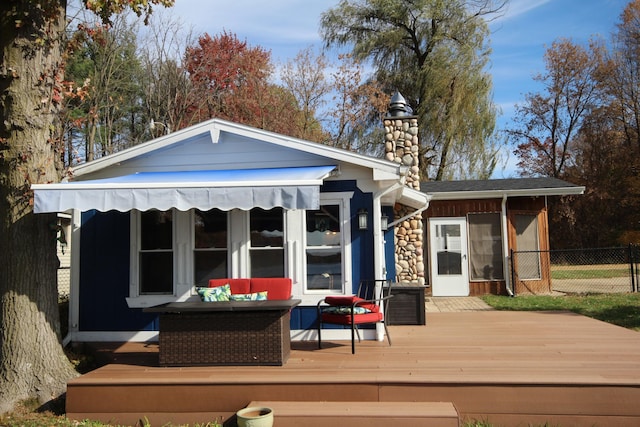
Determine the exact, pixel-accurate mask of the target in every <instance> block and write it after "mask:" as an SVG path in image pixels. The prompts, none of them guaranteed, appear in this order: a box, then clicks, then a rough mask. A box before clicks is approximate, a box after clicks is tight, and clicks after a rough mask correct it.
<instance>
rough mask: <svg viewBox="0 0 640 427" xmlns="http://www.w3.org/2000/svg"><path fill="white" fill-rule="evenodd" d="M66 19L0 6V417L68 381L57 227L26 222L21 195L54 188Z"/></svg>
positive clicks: (48, 218) (11, 4)
mask: <svg viewBox="0 0 640 427" xmlns="http://www.w3.org/2000/svg"><path fill="white" fill-rule="evenodd" d="M36 3H38V4H37V5H36ZM65 9H66V0H43V1H40V2H30V1H23V0H3V1H2V2H0V28H2V31H0V61H1V62H0V255H1V256H2V258H3V260H2V261H3V262H2V263H3V266H2V268H0V413H2V412H6V411H9V410H11V409H12V408H13V406H14V405H15V403H16V402H17V401H19V400H22V399H25V398H29V397H37V398H38V399H39V400H40V402H42V403H44V402H47V401H49V400H51V399H52V398H55V397H57V396H59V395H60V394H61V393H63V392H64V391H65V387H66V382H67V380H68V379H70V378H72V377H73V376H75V375H77V374H76V373H75V370H74V369H73V367H72V365H71V363H70V362H69V360H68V359H67V357H66V356H65V354H64V351H63V349H62V346H61V344H60V336H59V330H60V319H59V315H58V306H57V287H56V268H57V264H58V261H57V258H56V251H55V243H56V228H55V224H56V222H55V221H56V218H55V216H54V215H41V214H39V215H35V214H34V213H33V207H32V202H33V195H32V192H31V191H30V185H31V184H32V183H43V182H57V181H59V175H58V171H57V170H56V165H58V164H59V162H60V160H61V154H62V148H61V145H60V144H59V141H56V139H55V136H54V135H57V134H59V132H57V131H56V130H55V127H56V126H57V125H58V117H57V113H58V103H59V101H60V99H59V98H58V96H59V92H57V90H58V84H59V82H60V81H61V80H62V79H61V77H62V66H61V64H62V37H63V34H64V31H63V30H64V25H65Z"/></svg>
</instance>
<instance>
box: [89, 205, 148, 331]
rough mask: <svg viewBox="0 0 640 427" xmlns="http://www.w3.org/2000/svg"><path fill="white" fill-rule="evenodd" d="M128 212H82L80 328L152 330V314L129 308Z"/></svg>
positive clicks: (91, 329) (93, 329) (92, 329)
mask: <svg viewBox="0 0 640 427" xmlns="http://www.w3.org/2000/svg"><path fill="white" fill-rule="evenodd" d="M129 228H130V227H129V213H122V212H116V211H110V212H104V213H103V212H97V211H91V212H85V213H83V214H82V233H81V243H80V251H81V254H80V307H79V308H80V325H79V327H80V330H81V331H144V330H147V331H148V330H155V329H156V328H155V326H156V324H155V323H156V322H155V320H156V318H157V316H155V315H149V314H145V313H142V310H141V309H131V308H129V307H128V306H127V302H126V300H125V298H126V297H128V296H129V248H130V241H129Z"/></svg>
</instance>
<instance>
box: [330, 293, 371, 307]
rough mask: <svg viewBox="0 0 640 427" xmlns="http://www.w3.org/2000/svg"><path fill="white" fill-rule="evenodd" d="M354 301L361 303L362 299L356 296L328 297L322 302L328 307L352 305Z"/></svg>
mask: <svg viewBox="0 0 640 427" xmlns="http://www.w3.org/2000/svg"><path fill="white" fill-rule="evenodd" d="M356 301H362V298H360V297H358V296H356V295H329V296H327V297H325V298H324V302H326V303H327V304H329V305H338V306H343V305H353V303H354V302H356Z"/></svg>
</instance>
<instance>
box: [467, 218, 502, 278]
mask: <svg viewBox="0 0 640 427" xmlns="http://www.w3.org/2000/svg"><path fill="white" fill-rule="evenodd" d="M468 221H469V270H470V279H471V280H503V279H504V269H503V259H504V258H503V254H502V232H501V227H500V214H499V213H480V214H469V217H468Z"/></svg>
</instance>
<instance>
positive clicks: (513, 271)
mask: <svg viewBox="0 0 640 427" xmlns="http://www.w3.org/2000/svg"><path fill="white" fill-rule="evenodd" d="M514 254H515V251H514V250H513V249H511V294H512V295H511V296H513V297H515V296H516V267H515V258H514V257H513V256H514Z"/></svg>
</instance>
